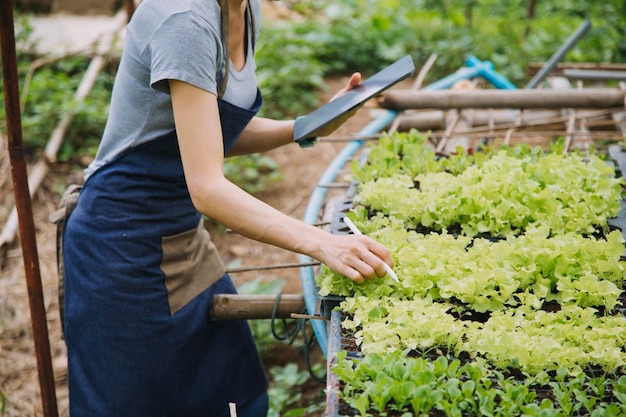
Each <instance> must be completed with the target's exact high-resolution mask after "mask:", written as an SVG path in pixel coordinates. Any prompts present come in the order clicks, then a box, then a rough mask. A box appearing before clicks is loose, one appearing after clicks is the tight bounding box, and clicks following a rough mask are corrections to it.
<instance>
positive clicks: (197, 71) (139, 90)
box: [85, 0, 261, 179]
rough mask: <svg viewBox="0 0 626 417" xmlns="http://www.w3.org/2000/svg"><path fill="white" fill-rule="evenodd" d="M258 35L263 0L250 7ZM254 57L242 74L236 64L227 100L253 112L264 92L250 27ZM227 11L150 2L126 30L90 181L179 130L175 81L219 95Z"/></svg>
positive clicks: (209, 5) (196, 1)
mask: <svg viewBox="0 0 626 417" xmlns="http://www.w3.org/2000/svg"><path fill="white" fill-rule="evenodd" d="M249 4H250V8H251V10H252V13H253V14H254V22H255V25H254V27H255V29H256V32H257V33H256V34H257V35H258V28H259V22H260V18H261V16H260V0H249ZM248 29H249V30H248V35H249V36H248V52H247V58H246V64H245V66H244V68H242V70H241V71H236V70H235V69H233V68H232V64H231V65H229V68H230V73H229V77H228V84H227V89H226V92H225V93H224V97H222V98H223V99H224V100H226V101H228V102H230V103H232V104H234V105H237V106H239V107H244V108H250V107H251V106H252V104H253V103H254V100H255V98H256V93H257V82H256V76H255V70H256V67H255V62H254V53H253V48H252V47H253V45H252V36H251V30H250V29H251V26H250V24H249V22H248ZM224 61H225V56H224V48H223V43H222V29H221V19H220V9H219V6H218V2H217V1H216V0H167V1H162V0H144V1H142V2H141V3H140V5H139V6H138V7H137V9H136V10H135V13H134V14H133V18H132V19H131V21H130V23H129V25H128V28H127V30H126V40H125V44H124V50H123V52H122V58H121V61H120V65H119V69H118V72H117V76H116V79H115V84H114V87H113V93H112V98H111V107H110V110H109V116H108V120H107V123H106V127H105V129H104V133H103V136H102V140H101V142H100V147H99V148H98V152H97V154H96V158H95V160H94V161H93V162H92V163H91V164H90V165H89V167H87V169H86V170H85V179H86V178H87V177H89V176H90V175H91V174H93V172H95V171H96V170H97V169H98V168H100V167H102V166H103V165H104V164H106V163H108V162H109V161H111V160H113V159H114V158H115V157H116V156H118V155H119V154H120V153H122V152H124V151H125V150H127V149H129V148H132V147H135V146H137V145H140V144H142V143H146V142H149V141H151V140H154V139H157V138H159V137H162V136H163V135H165V134H167V133H170V132H172V131H173V130H174V128H175V127H174V114H173V111H172V103H171V98H170V95H169V84H168V80H170V79H176V80H181V81H185V82H188V83H190V84H193V85H195V86H197V87H199V88H202V89H203V90H206V91H209V92H211V93H213V94H215V95H217V88H218V85H219V83H220V82H221V80H222V78H223V74H224V68H225V62H224Z"/></svg>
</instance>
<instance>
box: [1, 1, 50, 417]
mask: <svg viewBox="0 0 626 417" xmlns="http://www.w3.org/2000/svg"><path fill="white" fill-rule="evenodd" d="M0 48H1V49H0V51H1V53H2V79H3V85H4V105H5V109H6V124H7V138H8V145H9V146H8V148H9V159H10V161H11V175H12V179H13V193H14V194H15V206H16V209H17V213H18V219H19V231H20V242H21V246H22V257H23V260H24V269H25V273H26V286H27V289H28V300H29V305H30V315H31V324H32V327H33V339H34V342H35V355H36V359H37V370H38V374H39V386H40V389H41V402H42V406H43V414H44V416H45V417H57V416H58V409H57V402H56V392H55V386H54V371H53V368H52V356H51V354H50V340H49V338H48V325H47V320H46V309H45V305H44V299H43V289H42V284H41V274H40V270H39V257H38V254H37V241H36V238H35V226H34V220H33V212H32V204H31V199H30V192H29V189H28V174H27V171H26V160H25V157H24V145H23V139H22V120H21V114H20V95H19V87H18V86H19V77H18V72H17V57H16V52H15V27H14V22H13V2H12V1H11V0H2V1H0Z"/></svg>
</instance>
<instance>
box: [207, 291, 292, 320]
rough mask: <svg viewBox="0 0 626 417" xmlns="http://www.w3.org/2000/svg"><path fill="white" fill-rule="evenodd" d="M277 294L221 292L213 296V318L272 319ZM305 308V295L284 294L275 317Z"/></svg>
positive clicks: (284, 316)
mask: <svg viewBox="0 0 626 417" xmlns="http://www.w3.org/2000/svg"><path fill="white" fill-rule="evenodd" d="M276 298H277V296H276V295H244V294H219V295H216V296H214V297H213V310H211V319H212V320H214V321H222V320H255V319H271V318H272V316H273V313H274V309H275V306H276ZM303 309H304V297H303V296H302V295H300V294H282V295H281V296H280V301H279V303H278V308H277V310H276V314H275V316H274V317H276V318H279V319H286V318H290V317H291V314H293V313H301V312H302V310H303Z"/></svg>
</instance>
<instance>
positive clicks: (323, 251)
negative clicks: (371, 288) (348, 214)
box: [312, 234, 394, 284]
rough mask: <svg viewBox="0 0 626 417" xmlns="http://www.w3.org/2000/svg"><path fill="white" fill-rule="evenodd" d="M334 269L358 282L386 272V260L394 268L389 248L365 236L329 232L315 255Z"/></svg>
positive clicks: (383, 274)
mask: <svg viewBox="0 0 626 417" xmlns="http://www.w3.org/2000/svg"><path fill="white" fill-rule="evenodd" d="M312 256H313V257H314V258H316V259H318V260H319V261H321V262H322V263H324V264H325V265H327V266H328V267H329V268H331V269H332V270H333V271H335V272H337V273H339V274H341V275H344V276H346V277H348V278H350V279H351V280H353V281H355V282H356V283H358V284H362V283H363V282H365V280H370V279H374V278H376V277H378V278H382V277H384V276H385V275H386V271H385V266H384V263H387V265H389V266H390V267H392V268H393V267H394V261H393V257H392V256H391V253H390V252H389V250H388V249H387V248H386V247H385V246H383V245H382V244H380V243H378V242H376V241H375V240H374V239H372V238H370V237H368V236H363V235H332V234H331V235H329V236H328V238H327V239H325V240H324V242H323V243H322V245H320V249H319V253H316V254H313V255H312Z"/></svg>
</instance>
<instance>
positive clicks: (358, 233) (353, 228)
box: [343, 217, 400, 282]
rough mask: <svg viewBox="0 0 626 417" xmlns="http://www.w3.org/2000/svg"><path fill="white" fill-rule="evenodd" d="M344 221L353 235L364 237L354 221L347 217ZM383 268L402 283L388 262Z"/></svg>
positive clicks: (384, 263)
mask: <svg viewBox="0 0 626 417" xmlns="http://www.w3.org/2000/svg"><path fill="white" fill-rule="evenodd" d="M343 221H344V223H345V224H346V225H348V227H349V228H350V230H352V233H354V234H355V235H362V234H363V233H361V231H360V230H359V229H358V228H357V227H356V225H355V224H354V223H352V220H350V219H349V218H347V217H344V218H343ZM383 266H384V267H385V271H386V272H387V274H389V276H390V277H391V278H393V279H395V280H396V281H397V282H400V280H399V279H398V276H397V275H396V273H395V272H393V269H391V267H390V266H389V265H387V262H383Z"/></svg>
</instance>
